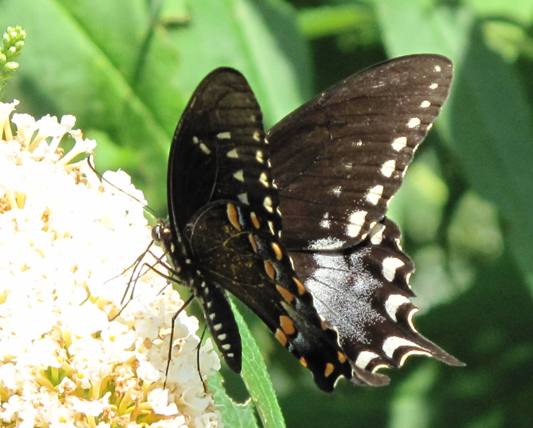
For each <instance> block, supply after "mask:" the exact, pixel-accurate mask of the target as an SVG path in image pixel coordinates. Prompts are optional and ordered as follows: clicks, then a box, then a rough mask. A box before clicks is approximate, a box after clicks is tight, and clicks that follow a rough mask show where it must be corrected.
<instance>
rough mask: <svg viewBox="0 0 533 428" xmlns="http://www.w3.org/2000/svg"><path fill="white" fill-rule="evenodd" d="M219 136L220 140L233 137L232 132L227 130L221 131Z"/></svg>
mask: <svg viewBox="0 0 533 428" xmlns="http://www.w3.org/2000/svg"><path fill="white" fill-rule="evenodd" d="M217 138H218V139H219V140H229V139H231V132H228V131H226V132H219V133H218V134H217Z"/></svg>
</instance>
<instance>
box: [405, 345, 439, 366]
mask: <svg viewBox="0 0 533 428" xmlns="http://www.w3.org/2000/svg"><path fill="white" fill-rule="evenodd" d="M411 355H424V356H426V357H431V353H430V352H428V351H424V350H422V349H413V350H411V351H407V352H406V353H405V354H403V355H402V358H401V359H400V362H399V363H398V365H399V366H400V367H401V366H403V364H404V363H405V360H407V358H409V357H410V356H411Z"/></svg>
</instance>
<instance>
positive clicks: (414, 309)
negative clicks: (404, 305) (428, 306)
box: [407, 308, 418, 333]
mask: <svg viewBox="0 0 533 428" xmlns="http://www.w3.org/2000/svg"><path fill="white" fill-rule="evenodd" d="M417 312H418V308H413V309H411V311H410V312H409V313H408V314H407V324H409V327H411V330H413V331H414V332H416V333H418V330H417V329H416V328H415V325H414V324H413V316H414V314H416V313H417Z"/></svg>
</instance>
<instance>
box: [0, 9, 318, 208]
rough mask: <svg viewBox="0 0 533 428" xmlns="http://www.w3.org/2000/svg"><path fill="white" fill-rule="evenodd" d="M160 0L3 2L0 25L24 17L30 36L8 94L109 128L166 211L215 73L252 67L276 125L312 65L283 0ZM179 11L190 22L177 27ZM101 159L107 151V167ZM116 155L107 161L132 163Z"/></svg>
mask: <svg viewBox="0 0 533 428" xmlns="http://www.w3.org/2000/svg"><path fill="white" fill-rule="evenodd" d="M157 4H158V3H157V2H145V1H144V0H115V1H113V2H108V1H105V0H77V1H73V0H40V1H39V3H38V10H39V13H35V8H36V3H35V2H34V1H33V0H3V1H2V2H1V3H0V7H1V11H0V28H1V26H7V25H8V24H10V23H12V22H17V23H20V24H21V25H23V26H24V28H26V29H27V32H28V41H27V43H26V45H27V48H26V49H25V50H26V54H25V55H24V56H23V57H22V60H21V72H20V73H17V76H16V79H15V81H14V84H13V85H11V86H12V87H10V88H9V89H11V90H10V92H9V93H8V95H9V96H11V97H16V98H18V99H20V100H21V101H22V105H21V107H20V109H21V110H24V111H28V112H30V113H32V114H34V115H44V114H47V113H50V114H55V115H62V114H66V113H70V114H74V115H75V116H76V117H77V119H78V122H77V126H79V127H80V128H81V129H91V130H92V131H93V132H102V133H104V134H106V135H107V136H108V142H109V143H110V144H114V145H116V146H118V147H117V148H116V149H114V150H109V144H108V147H107V150H106V151H107V153H109V152H113V153H124V156H127V157H128V162H131V160H130V159H129V158H131V157H132V156H134V159H135V161H136V168H135V170H134V171H133V174H134V176H135V178H136V179H137V180H140V181H141V182H143V183H148V186H147V187H146V190H147V198H148V200H150V201H152V203H153V204H154V205H155V206H156V207H162V206H163V201H164V188H165V186H164V183H165V182H166V180H165V168H162V165H166V156H167V152H168V146H169V144H170V141H171V137H172V133H173V131H174V128H175V126H176V123H177V122H178V119H179V116H180V114H181V111H182V109H183V108H184V106H185V105H186V103H187V101H188V99H189V97H190V95H191V93H192V91H193V90H194V88H195V87H196V85H197V84H198V83H199V82H200V80H201V79H202V78H203V77H204V76H205V75H206V74H207V73H208V72H209V71H211V70H212V69H213V68H215V67H219V66H223V65H226V66H227V65H229V66H234V67H236V68H238V69H240V70H241V71H243V72H244V74H245V75H246V76H247V77H248V78H249V79H250V81H251V83H252V86H253V88H254V90H256V91H257V94H258V98H259V100H260V102H261V104H262V105H263V107H264V111H265V116H266V117H267V118H268V121H270V122H273V121H274V120H275V119H279V118H280V117H281V116H283V115H284V114H285V113H287V112H288V111H290V110H291V109H292V108H293V107H295V106H296V105H298V104H300V102H301V99H302V94H306V93H308V90H309V87H310V73H309V70H310V67H309V64H308V55H307V46H306V44H305V41H304V39H303V38H302V37H301V35H300V34H299V32H298V30H297V25H296V16H295V14H294V13H293V11H292V9H291V8H290V7H288V6H287V5H285V4H284V3H282V2H280V1H278V0H269V1H263V0H261V1H259V0H224V1H220V0H204V1H201V2H197V1H193V2H189V3H183V2H181V3H180V4H179V7H178V8H177V10H172V8H163V9H159V8H157V7H154V5H157ZM161 13H164V15H163V16H160V14H161ZM174 15H175V16H174ZM172 16H174V17H177V18H176V19H177V21H178V22H179V25H174V24H172V25H171V24H169V22H171V21H172ZM124 147H128V149H127V150H123V149H121V148H124ZM98 158H99V154H98V149H97V153H96V157H95V160H96V163H97V166H98V165H99V160H98ZM115 159H116V163H115V164H112V163H110V162H109V161H106V162H105V163H106V166H107V167H114V168H118V167H120V166H123V164H122V163H121V162H120V160H121V159H120V158H119V157H117V158H115Z"/></svg>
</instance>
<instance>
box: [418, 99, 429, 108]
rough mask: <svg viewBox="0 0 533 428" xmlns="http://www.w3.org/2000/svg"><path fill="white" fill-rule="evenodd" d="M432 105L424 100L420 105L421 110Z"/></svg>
mask: <svg viewBox="0 0 533 428" xmlns="http://www.w3.org/2000/svg"><path fill="white" fill-rule="evenodd" d="M430 105H431V102H430V101H428V100H424V101H422V102H421V103H420V107H421V108H428V107H429V106H430Z"/></svg>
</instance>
